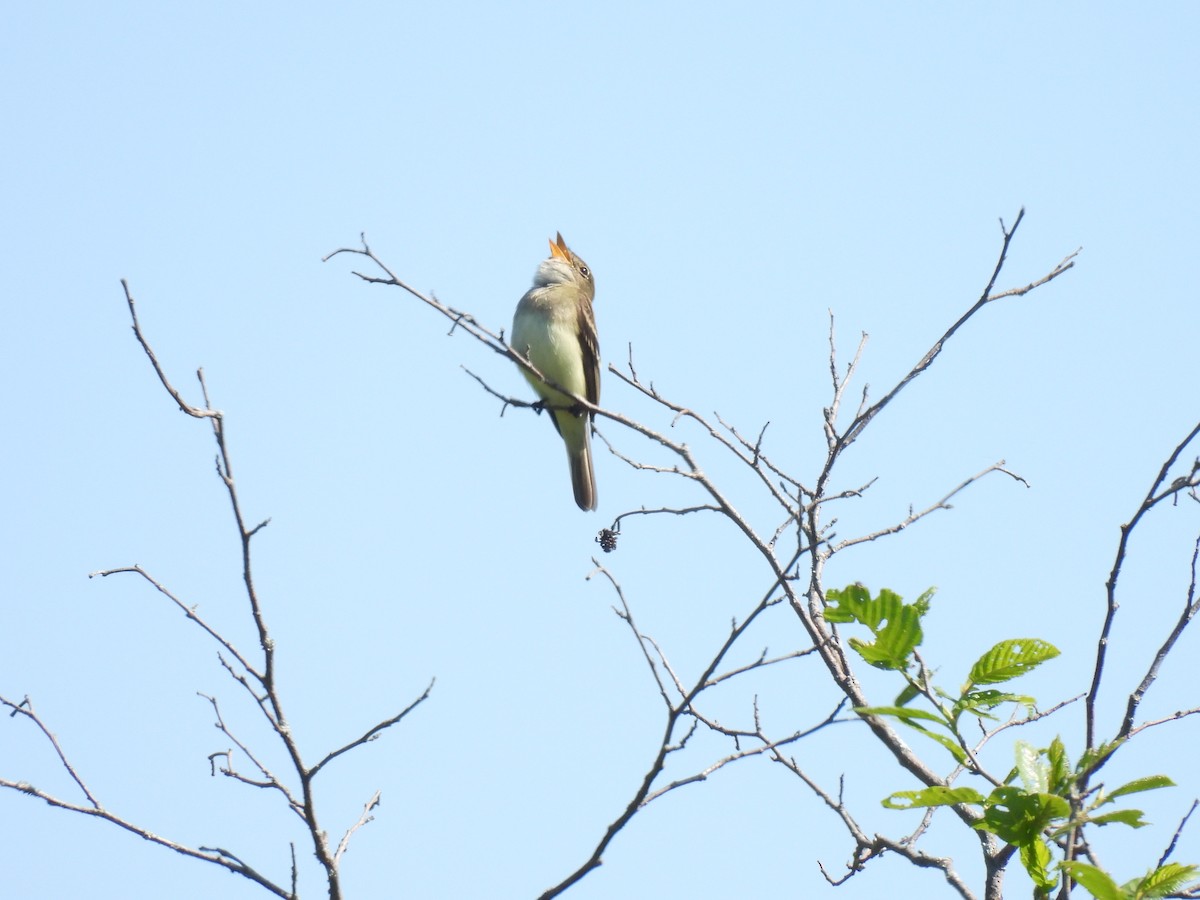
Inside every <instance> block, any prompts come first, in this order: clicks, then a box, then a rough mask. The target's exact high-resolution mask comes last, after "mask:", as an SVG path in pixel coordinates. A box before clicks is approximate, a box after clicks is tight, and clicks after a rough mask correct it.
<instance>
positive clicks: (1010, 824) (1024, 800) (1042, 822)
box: [975, 785, 1071, 847]
mask: <svg viewBox="0 0 1200 900" xmlns="http://www.w3.org/2000/svg"><path fill="white" fill-rule="evenodd" d="M1070 814H1071V807H1070V805H1069V804H1068V803H1067V801H1066V800H1064V799H1063V798H1062V797H1056V796H1055V795H1054V794H1035V793H1030V792H1028V791H1024V790H1021V789H1020V788H1015V787H1007V786H1004V785H1001V786H1000V787H997V788H995V789H994V790H993V791H992V793H991V795H990V796H989V797H988V799H987V802H986V803H985V804H984V811H983V820H982V821H980V822H978V823H976V825H975V827H976V828H979V829H982V830H984V831H990V832H991V833H992V834H994V835H996V836H997V837H999V838H1000V839H1001V840H1004V841H1007V842H1008V843H1010V844H1015V845H1017V846H1018V847H1021V846H1024V845H1025V844H1028V843H1030V842H1031V841H1035V840H1040V835H1041V831H1042V829H1043V828H1045V827H1046V826H1047V825H1049V824H1050V822H1051V821H1053V820H1054V819H1065V818H1067V816H1069V815H1070Z"/></svg>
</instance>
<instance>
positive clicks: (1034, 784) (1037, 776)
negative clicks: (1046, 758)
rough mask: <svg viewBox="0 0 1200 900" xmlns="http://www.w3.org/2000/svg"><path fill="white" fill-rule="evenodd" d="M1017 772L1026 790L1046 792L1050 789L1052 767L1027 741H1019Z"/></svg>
mask: <svg viewBox="0 0 1200 900" xmlns="http://www.w3.org/2000/svg"><path fill="white" fill-rule="evenodd" d="M1015 750H1016V756H1017V774H1019V775H1020V776H1021V782H1022V784H1024V785H1025V790H1027V791H1029V792H1030V793H1031V794H1045V793H1048V792H1049V791H1050V767H1049V766H1048V765H1046V764H1045V763H1043V762H1042V754H1041V753H1039V752H1038V751H1037V749H1036V748H1035V747H1034V746H1033V745H1032V744H1029V743H1026V742H1025V741H1017V743H1016V748H1015Z"/></svg>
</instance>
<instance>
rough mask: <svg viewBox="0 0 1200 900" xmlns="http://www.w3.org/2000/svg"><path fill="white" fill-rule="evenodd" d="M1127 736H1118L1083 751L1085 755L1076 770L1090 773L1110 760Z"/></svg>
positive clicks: (1082, 773)
mask: <svg viewBox="0 0 1200 900" xmlns="http://www.w3.org/2000/svg"><path fill="white" fill-rule="evenodd" d="M1126 740H1127V739H1126V738H1117V740H1115V741H1112V742H1111V743H1108V744H1101V745H1100V746H1099V747H1093V748H1092V749H1090V750H1085V751H1083V755H1082V756H1080V757H1079V764H1078V765H1077V766H1076V767H1075V771H1076V772H1077V773H1078V774H1080V775H1090V774H1091V773H1092V772H1094V771H1095V770H1096V769H1098V768H1100V765H1101V764H1102V763H1104V762H1105V761H1107V760H1108V758H1109V757H1110V756H1112V755H1113V754H1114V753H1116V752H1117V748H1118V747H1120V746H1121V745H1122V744H1123V743H1125V741H1126Z"/></svg>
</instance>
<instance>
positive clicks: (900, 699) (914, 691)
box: [892, 681, 921, 706]
mask: <svg viewBox="0 0 1200 900" xmlns="http://www.w3.org/2000/svg"><path fill="white" fill-rule="evenodd" d="M919 696H921V688H920V687H919V686H918V685H917V683H916V682H915V681H910V682H909V683H908V684H906V685H905V686H904V690H902V691H901V692H900V693H899V694H897V695H896V699H895V700H893V701H892V703H893V705H895V706H907V705H908V704H910V703H912V701H914V700H916V699H917V697H919Z"/></svg>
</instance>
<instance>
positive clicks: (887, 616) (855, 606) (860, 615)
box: [825, 584, 928, 671]
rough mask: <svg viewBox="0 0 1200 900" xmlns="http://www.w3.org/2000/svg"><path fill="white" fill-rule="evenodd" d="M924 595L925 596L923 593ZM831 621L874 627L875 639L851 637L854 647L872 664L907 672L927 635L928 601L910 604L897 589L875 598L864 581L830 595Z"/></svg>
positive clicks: (827, 613) (827, 610) (828, 613)
mask: <svg viewBox="0 0 1200 900" xmlns="http://www.w3.org/2000/svg"><path fill="white" fill-rule="evenodd" d="M922 596H924V595H922ZM826 599H827V600H828V601H829V605H827V606H826V608H825V619H826V621H828V622H834V623H846V622H859V623H861V624H863V625H866V626H867V628H869V629H871V632H872V633H873V634H874V636H875V640H874V641H864V640H862V639H860V638H851V639H850V642H849V643H850V646H851V647H852V648H853V649H854V651H855V652H856V653H858V655H859V656H861V657H862V658H863V659H864V660H865V661H866V662H867V663H868V664H870V665H872V666H875V667H876V668H878V669H892V670H898V671H903V670H904V669H906V668H908V665H909V662H910V660H911V657H912V652H913V650H914V649H916V648H917V647H918V646H919V645H920V643H921V641H922V640H923V638H924V634H923V633H922V631H921V616H922V615H924V613H925V611H926V610H927V609H928V604H927V603H926V604H923V605H917V604H914V605H907V604H905V602H904V599H903V598H902V597H901V596H900V595H899V594H897V593H896V592H895V591H891V590H888V589H887V588H883V589H882V590H880V592H879V596H878V597H875V598H872V597H871V593H870V591H868V590H867V589H866V588H865V587H863V586H862V585H861V584H854V585H850V586H849V587H847V588H845V589H844V590H840V591H839V590H831V591H829V592H828V593H827V594H826Z"/></svg>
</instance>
